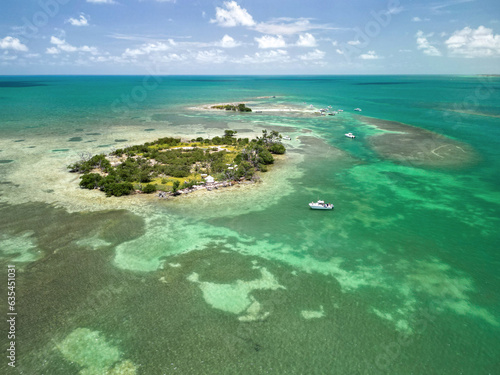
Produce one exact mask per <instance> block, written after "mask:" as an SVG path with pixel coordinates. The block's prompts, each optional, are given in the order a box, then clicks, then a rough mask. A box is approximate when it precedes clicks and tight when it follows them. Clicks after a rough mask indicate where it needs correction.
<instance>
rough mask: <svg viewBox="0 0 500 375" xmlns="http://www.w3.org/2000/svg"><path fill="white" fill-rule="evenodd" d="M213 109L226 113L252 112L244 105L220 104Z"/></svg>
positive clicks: (212, 107)
mask: <svg viewBox="0 0 500 375" xmlns="http://www.w3.org/2000/svg"><path fill="white" fill-rule="evenodd" d="M210 108H211V109H224V110H226V111H238V112H252V109H251V108H249V107H247V106H246V105H245V104H244V103H240V104H238V105H236V104H218V105H213V106H211V107H210Z"/></svg>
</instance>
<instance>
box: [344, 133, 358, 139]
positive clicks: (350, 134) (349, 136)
mask: <svg viewBox="0 0 500 375" xmlns="http://www.w3.org/2000/svg"><path fill="white" fill-rule="evenodd" d="M345 136H346V137H347V138H356V136H355V135H354V134H352V133H347V134H345Z"/></svg>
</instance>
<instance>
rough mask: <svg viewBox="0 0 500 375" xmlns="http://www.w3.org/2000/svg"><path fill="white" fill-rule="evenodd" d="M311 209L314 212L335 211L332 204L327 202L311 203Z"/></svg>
mask: <svg viewBox="0 0 500 375" xmlns="http://www.w3.org/2000/svg"><path fill="white" fill-rule="evenodd" d="M309 207H311V208H312V209H313V210H333V204H332V203H325V201H317V202H311V203H309Z"/></svg>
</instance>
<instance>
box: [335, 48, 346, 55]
mask: <svg viewBox="0 0 500 375" xmlns="http://www.w3.org/2000/svg"><path fill="white" fill-rule="evenodd" d="M335 52H337V53H338V54H339V55H343V54H344V51H342V50H341V49H339V48H337V49H336V50H335Z"/></svg>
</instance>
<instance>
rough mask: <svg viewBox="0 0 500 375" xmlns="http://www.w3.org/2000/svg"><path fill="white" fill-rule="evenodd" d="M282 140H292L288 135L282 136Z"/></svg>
mask: <svg viewBox="0 0 500 375" xmlns="http://www.w3.org/2000/svg"><path fill="white" fill-rule="evenodd" d="M283 140H285V141H291V140H292V138H290V137H289V136H288V135H284V136H283Z"/></svg>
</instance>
